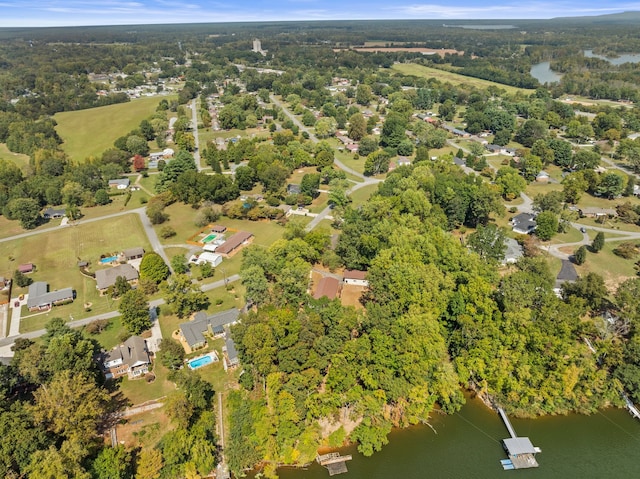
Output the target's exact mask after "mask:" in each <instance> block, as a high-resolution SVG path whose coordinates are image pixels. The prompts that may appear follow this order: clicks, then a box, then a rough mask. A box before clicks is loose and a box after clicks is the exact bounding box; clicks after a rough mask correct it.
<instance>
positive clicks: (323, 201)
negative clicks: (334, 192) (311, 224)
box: [307, 193, 329, 213]
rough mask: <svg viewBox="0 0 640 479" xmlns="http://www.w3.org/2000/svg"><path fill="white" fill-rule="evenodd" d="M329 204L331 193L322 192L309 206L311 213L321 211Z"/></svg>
mask: <svg viewBox="0 0 640 479" xmlns="http://www.w3.org/2000/svg"><path fill="white" fill-rule="evenodd" d="M328 205H329V195H328V194H327V193H320V194H319V195H318V197H317V198H315V199H314V200H313V201H312V202H311V204H310V205H309V206H307V208H308V209H309V211H310V212H311V213H320V212H321V211H322V210H324V209H325V208H326V207H327V206H328Z"/></svg>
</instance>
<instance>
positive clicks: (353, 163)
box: [335, 151, 367, 173]
mask: <svg viewBox="0 0 640 479" xmlns="http://www.w3.org/2000/svg"><path fill="white" fill-rule="evenodd" d="M335 157H336V158H337V159H338V160H340V161H341V162H342V163H344V164H345V166H347V167H348V168H351V169H352V170H355V171H357V172H358V173H364V163H365V161H367V159H366V158H365V157H364V156H358V159H357V160H354V155H353V153H349V152H346V151H336V152H335Z"/></svg>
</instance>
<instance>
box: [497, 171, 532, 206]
mask: <svg viewBox="0 0 640 479" xmlns="http://www.w3.org/2000/svg"><path fill="white" fill-rule="evenodd" d="M496 185H498V186H499V187H500V190H501V193H502V196H503V197H504V198H505V199H507V200H513V199H514V198H517V197H518V196H520V193H522V192H523V191H524V189H525V188H526V187H527V181H526V180H525V179H524V178H523V177H522V176H520V174H519V173H518V170H516V169H515V168H511V167H503V168H500V169H499V170H498V173H497V176H496Z"/></svg>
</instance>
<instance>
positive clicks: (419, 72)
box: [391, 63, 534, 95]
mask: <svg viewBox="0 0 640 479" xmlns="http://www.w3.org/2000/svg"><path fill="white" fill-rule="evenodd" d="M391 69H392V70H395V71H398V72H400V73H403V74H404V75H415V76H418V77H427V78H436V79H437V80H440V81H442V82H449V83H451V84H452V85H461V84H464V85H472V86H475V87H478V88H487V87H490V86H495V87H498V88H501V89H503V90H505V91H506V92H507V93H508V94H511V95H513V94H516V93H522V94H525V95H530V94H531V93H533V92H534V90H529V89H526V88H517V87H514V86H509V85H503V84H502V83H496V82H492V81H489V80H482V79H480V78H474V77H469V76H466V75H460V74H459V73H453V72H448V71H444V70H439V69H437V68H430V67H425V66H422V65H416V64H412V63H397V64H395V65H393V66H392V67H391Z"/></svg>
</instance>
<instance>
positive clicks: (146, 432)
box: [116, 408, 171, 447]
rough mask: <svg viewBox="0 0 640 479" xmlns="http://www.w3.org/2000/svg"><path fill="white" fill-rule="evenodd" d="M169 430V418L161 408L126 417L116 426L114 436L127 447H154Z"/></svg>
mask: <svg viewBox="0 0 640 479" xmlns="http://www.w3.org/2000/svg"><path fill="white" fill-rule="evenodd" d="M169 429H171V424H170V422H169V418H168V417H167V416H166V414H165V413H164V410H163V409H162V408H161V409H154V410H151V411H146V412H143V413H140V414H136V415H135V416H131V417H128V418H127V419H125V420H124V424H118V425H117V427H116V435H117V438H118V442H119V443H120V444H124V445H126V446H128V447H138V446H139V447H154V446H155V445H156V444H157V443H158V441H159V440H160V438H161V437H162V436H163V435H164V434H165V433H166V432H167V431H168V430H169Z"/></svg>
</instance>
